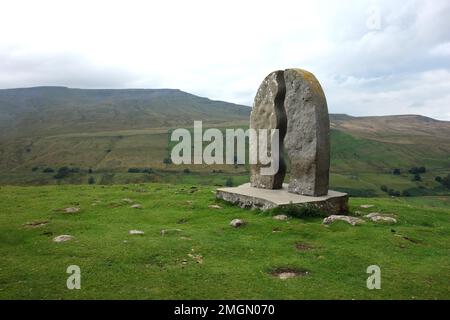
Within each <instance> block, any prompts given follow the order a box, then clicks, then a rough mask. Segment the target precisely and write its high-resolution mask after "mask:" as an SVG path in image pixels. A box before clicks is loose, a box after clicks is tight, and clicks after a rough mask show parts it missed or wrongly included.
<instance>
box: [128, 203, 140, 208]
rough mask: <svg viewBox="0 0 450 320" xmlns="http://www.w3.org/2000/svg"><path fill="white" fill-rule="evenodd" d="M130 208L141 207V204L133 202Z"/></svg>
mask: <svg viewBox="0 0 450 320" xmlns="http://www.w3.org/2000/svg"><path fill="white" fill-rule="evenodd" d="M130 208H133V209H142V206H141V205H140V204H137V203H136V204H133V205H132V206H130Z"/></svg>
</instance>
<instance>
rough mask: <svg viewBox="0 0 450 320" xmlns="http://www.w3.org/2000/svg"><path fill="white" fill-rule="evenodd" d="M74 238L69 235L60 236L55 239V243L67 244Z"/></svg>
mask: <svg viewBox="0 0 450 320" xmlns="http://www.w3.org/2000/svg"><path fill="white" fill-rule="evenodd" d="M73 239H74V238H73V236H71V235H68V234H62V235H60V236H57V237H54V238H53V242H65V241H69V240H73Z"/></svg>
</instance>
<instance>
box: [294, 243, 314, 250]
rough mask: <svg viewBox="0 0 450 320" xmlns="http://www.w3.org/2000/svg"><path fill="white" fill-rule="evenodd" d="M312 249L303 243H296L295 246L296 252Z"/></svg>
mask: <svg viewBox="0 0 450 320" xmlns="http://www.w3.org/2000/svg"><path fill="white" fill-rule="evenodd" d="M312 248H313V247H312V246H311V245H309V244H307V243H303V242H297V243H296V244H295V249H296V250H298V251H306V250H311V249H312Z"/></svg>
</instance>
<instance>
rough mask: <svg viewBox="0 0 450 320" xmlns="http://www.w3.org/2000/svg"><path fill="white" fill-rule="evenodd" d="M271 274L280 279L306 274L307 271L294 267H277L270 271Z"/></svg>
mask: <svg viewBox="0 0 450 320" xmlns="http://www.w3.org/2000/svg"><path fill="white" fill-rule="evenodd" d="M270 274H271V275H273V276H275V277H278V278H279V279H281V280H286V279H290V278H295V277H299V276H307V275H308V274H309V272H308V271H307V270H303V269H294V268H278V269H275V270H273V271H272V272H270Z"/></svg>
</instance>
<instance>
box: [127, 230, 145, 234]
mask: <svg viewBox="0 0 450 320" xmlns="http://www.w3.org/2000/svg"><path fill="white" fill-rule="evenodd" d="M128 233H129V234H133V235H134V234H136V235H143V234H144V233H145V232H144V231H142V230H130V231H129V232H128Z"/></svg>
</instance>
